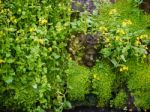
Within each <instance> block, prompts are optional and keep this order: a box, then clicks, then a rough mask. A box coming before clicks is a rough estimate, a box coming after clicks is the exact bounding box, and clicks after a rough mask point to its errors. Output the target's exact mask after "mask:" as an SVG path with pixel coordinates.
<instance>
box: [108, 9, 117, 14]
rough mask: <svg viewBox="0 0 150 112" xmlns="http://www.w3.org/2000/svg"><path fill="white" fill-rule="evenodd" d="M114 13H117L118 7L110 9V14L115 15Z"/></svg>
mask: <svg viewBox="0 0 150 112" xmlns="http://www.w3.org/2000/svg"><path fill="white" fill-rule="evenodd" d="M114 14H117V10H116V9H111V10H110V11H109V15H114Z"/></svg>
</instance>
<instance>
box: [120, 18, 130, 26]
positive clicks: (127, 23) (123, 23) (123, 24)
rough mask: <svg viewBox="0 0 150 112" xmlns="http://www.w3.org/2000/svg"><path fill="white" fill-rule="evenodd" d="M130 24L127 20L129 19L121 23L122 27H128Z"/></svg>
mask: <svg viewBox="0 0 150 112" xmlns="http://www.w3.org/2000/svg"><path fill="white" fill-rule="evenodd" d="M131 24H132V21H131V20H129V19H125V20H124V21H123V22H122V26H128V25H131Z"/></svg>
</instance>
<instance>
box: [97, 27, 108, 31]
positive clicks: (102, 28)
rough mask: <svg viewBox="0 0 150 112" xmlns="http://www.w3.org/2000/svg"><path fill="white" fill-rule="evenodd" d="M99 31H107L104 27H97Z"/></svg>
mask: <svg viewBox="0 0 150 112" xmlns="http://www.w3.org/2000/svg"><path fill="white" fill-rule="evenodd" d="M99 30H100V31H101V32H107V31H108V29H107V28H106V27H105V26H101V27H99Z"/></svg>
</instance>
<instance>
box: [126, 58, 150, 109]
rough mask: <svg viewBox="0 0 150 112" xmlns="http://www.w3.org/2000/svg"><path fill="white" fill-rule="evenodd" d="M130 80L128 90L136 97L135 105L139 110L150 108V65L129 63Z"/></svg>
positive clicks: (132, 61) (131, 61)
mask: <svg viewBox="0 0 150 112" xmlns="http://www.w3.org/2000/svg"><path fill="white" fill-rule="evenodd" d="M128 66H129V73H130V75H131V76H130V78H129V80H128V88H129V89H130V91H131V93H132V94H133V96H134V97H135V105H136V106H137V107H138V108H141V109H142V108H143V109H149V108H150V65H148V64H147V63H135V60H130V61H129V62H128Z"/></svg>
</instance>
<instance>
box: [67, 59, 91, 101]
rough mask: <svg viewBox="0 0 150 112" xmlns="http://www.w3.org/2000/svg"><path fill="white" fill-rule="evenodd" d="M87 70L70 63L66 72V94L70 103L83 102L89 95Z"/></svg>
mask: <svg viewBox="0 0 150 112" xmlns="http://www.w3.org/2000/svg"><path fill="white" fill-rule="evenodd" d="M89 72H90V71H89V70H88V69H87V68H85V67H84V66H80V65H78V64H77V63H75V62H73V61H70V63H69V68H68V70H67V93H68V98H69V99H70V100H72V101H75V100H78V101H83V100H84V99H85V95H86V94H88V93H89V85H90V82H89Z"/></svg>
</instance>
